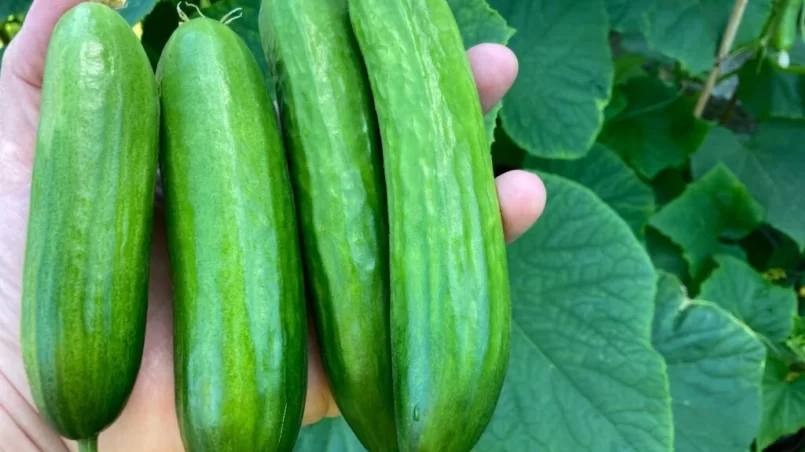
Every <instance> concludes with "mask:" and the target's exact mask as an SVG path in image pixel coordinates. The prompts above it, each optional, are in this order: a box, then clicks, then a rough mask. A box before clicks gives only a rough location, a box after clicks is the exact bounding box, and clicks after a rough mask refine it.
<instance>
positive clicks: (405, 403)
mask: <svg viewBox="0 0 805 452" xmlns="http://www.w3.org/2000/svg"><path fill="white" fill-rule="evenodd" d="M349 12H350V17H351V20H352V25H353V29H354V31H355V34H356V37H357V40H358V43H359V45H360V48H361V52H362V54H363V57H364V60H365V63H366V67H367V70H368V74H369V79H370V82H371V86H372V92H373V98H374V103H375V108H376V110H377V114H378V120H379V124H380V134H381V137H382V145H383V159H384V168H385V182H386V189H387V198H388V211H389V214H388V215H389V230H390V236H389V240H390V244H389V249H390V281H391V341H392V342H391V344H392V345H391V346H392V362H393V365H392V367H393V375H394V397H395V411H396V416H395V417H396V424H397V435H398V443H399V448H400V450H403V451H410V450H420V451H436V450H439V451H465V450H469V449H470V448H471V447H472V446H473V445H474V444H475V443H476V442H477V440H478V439H479V438H480V436H481V434H482V433H483V431H484V430H485V428H486V426H487V425H488V423H489V421H490V419H491V416H492V413H493V411H494V409H495V406H496V404H497V401H498V399H499V396H500V391H501V387H502V384H503V378H504V375H505V372H506V367H507V364H508V356H509V344H510V335H511V333H510V322H511V308H510V300H509V286H508V274H507V273H508V272H507V265H506V254H505V242H504V237H503V228H502V222H501V217H500V207H499V205H498V199H497V193H496V190H495V181H494V175H493V172H492V162H491V157H490V152H489V146H488V142H487V138H486V134H485V131H484V118H483V113H482V111H481V104H480V101H479V97H478V92H477V88H476V86H475V83H474V80H473V76H472V72H471V69H470V66H469V61H468V59H467V55H466V53H465V50H464V46H463V42H462V39H461V35H460V34H459V30H458V26H457V25H456V21H455V18H454V17H453V15H452V12H451V10H450V7H449V6H448V4H447V3H446V2H445V1H444V0H395V1H386V0H350V8H349Z"/></svg>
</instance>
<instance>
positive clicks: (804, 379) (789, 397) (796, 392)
mask: <svg viewBox="0 0 805 452" xmlns="http://www.w3.org/2000/svg"><path fill="white" fill-rule="evenodd" d="M803 426H805V374H803V373H797V372H792V371H791V370H790V369H789V366H788V365H787V364H786V363H785V362H783V361H780V360H778V359H776V358H771V357H770V358H769V359H768V360H767V361H766V373H765V375H764V376H763V421H762V423H761V426H760V433H758V436H757V442H758V450H763V449H764V448H766V447H767V446H768V445H770V444H771V443H773V442H774V441H775V440H777V438H779V437H780V436H782V435H787V434H791V433H795V432H796V431H797V430H799V429H800V428H803Z"/></svg>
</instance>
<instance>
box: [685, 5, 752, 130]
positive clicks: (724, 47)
mask: <svg viewBox="0 0 805 452" xmlns="http://www.w3.org/2000/svg"><path fill="white" fill-rule="evenodd" d="M748 3H749V0H735V6H733V8H732V14H731V15H730V21H729V22H728V23H727V28H725V29H724V35H723V36H722V37H721V47H720V48H719V49H718V56H717V57H716V62H715V64H714V65H713V68H712V69H711V70H710V76H709V77H707V82H706V83H705V85H704V89H703V90H702V93H701V95H700V96H699V101H698V102H697V103H696V109H695V110H694V111H693V115H694V116H696V117H697V118H701V117H702V112H703V111H704V107H705V106H707V101H708V100H710V95H711V94H712V92H713V88H715V86H716V80H718V74H719V72H720V71H721V63H722V62H724V60H725V59H727V56H729V53H730V49H731V48H732V43H733V42H734V41H735V35H736V34H737V33H738V27H739V26H740V25H741V19H742V18H743V15H744V11H746V5H747V4H748Z"/></svg>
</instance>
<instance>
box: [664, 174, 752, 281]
mask: <svg viewBox="0 0 805 452" xmlns="http://www.w3.org/2000/svg"><path fill="white" fill-rule="evenodd" d="M762 212H763V211H762V209H761V207H760V206H759V205H758V204H757V203H756V202H755V201H754V199H752V197H751V196H750V195H749V192H747V191H746V188H744V186H743V185H741V183H740V181H738V179H737V178H736V177H735V176H734V175H733V174H732V173H731V172H730V171H729V170H728V169H726V168H725V167H723V166H722V165H718V166H716V167H714V168H713V169H712V170H711V171H710V172H708V173H707V174H706V175H705V176H704V177H702V178H701V179H700V180H698V181H696V182H694V183H692V184H690V185H689V186H688V188H687V189H686V190H685V192H684V193H682V195H681V196H679V197H678V198H677V199H675V200H674V201H672V202H671V203H669V204H668V205H666V206H665V207H664V208H663V209H662V210H660V211H659V212H657V214H656V215H654V217H652V218H651V225H652V226H653V227H655V228H656V229H657V230H658V231H660V232H662V233H663V234H664V235H666V236H667V237H668V238H670V239H671V240H673V241H674V243H676V244H677V245H679V246H680V247H682V250H683V255H684V256H685V260H687V262H688V264H689V265H690V274H691V276H692V277H694V278H695V277H697V276H698V275H699V274H700V272H701V271H702V270H703V269H704V266H705V263H706V259H707V258H710V257H713V256H714V255H716V254H718V253H719V252H720V251H721V242H719V239H720V238H721V237H722V235H724V234H729V235H733V236H737V237H743V236H745V235H747V234H748V233H749V232H750V231H751V230H753V229H754V228H755V227H757V226H758V225H759V224H760V222H761V221H762V218H763V213H762Z"/></svg>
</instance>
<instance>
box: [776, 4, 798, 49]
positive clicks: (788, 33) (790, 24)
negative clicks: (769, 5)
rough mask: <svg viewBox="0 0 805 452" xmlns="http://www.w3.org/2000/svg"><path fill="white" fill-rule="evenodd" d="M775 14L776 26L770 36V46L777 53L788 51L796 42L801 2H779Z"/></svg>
mask: <svg viewBox="0 0 805 452" xmlns="http://www.w3.org/2000/svg"><path fill="white" fill-rule="evenodd" d="M780 5H781V9H780V10H779V12H778V13H777V18H776V19H777V26H776V28H775V30H774V35H773V36H772V45H773V46H774V48H775V49H776V50H778V51H786V52H788V51H790V50H791V49H792V48H793V47H794V44H795V43H796V40H797V33H798V28H799V14H800V10H801V9H802V5H803V0H781V3H780Z"/></svg>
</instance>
